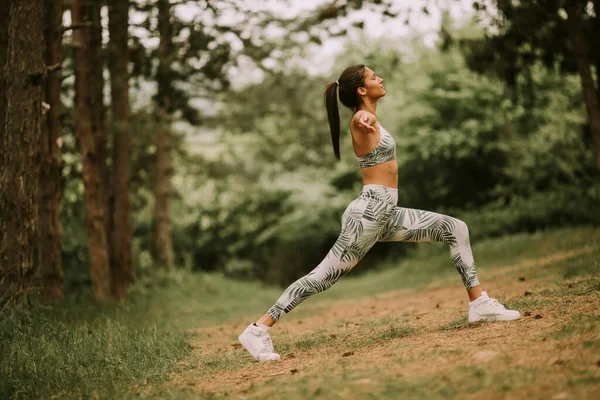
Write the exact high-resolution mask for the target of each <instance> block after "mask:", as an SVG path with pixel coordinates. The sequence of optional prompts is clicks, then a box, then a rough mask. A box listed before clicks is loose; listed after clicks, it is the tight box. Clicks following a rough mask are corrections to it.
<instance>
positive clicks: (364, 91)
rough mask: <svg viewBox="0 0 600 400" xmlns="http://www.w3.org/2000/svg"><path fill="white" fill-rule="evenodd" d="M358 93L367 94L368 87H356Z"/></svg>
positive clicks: (360, 94)
mask: <svg viewBox="0 0 600 400" xmlns="http://www.w3.org/2000/svg"><path fill="white" fill-rule="evenodd" d="M356 93H358V95H359V96H364V95H365V94H367V88H364V87H359V88H358V89H356Z"/></svg>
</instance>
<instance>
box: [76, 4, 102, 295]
mask: <svg viewBox="0 0 600 400" xmlns="http://www.w3.org/2000/svg"><path fill="white" fill-rule="evenodd" d="M85 1H86V0H73V2H72V6H71V15H72V19H73V23H74V24H82V23H83V22H84V16H86V10H85V7H84V6H83V4H82V3H84V2H85ZM90 43H93V40H92V32H91V30H90V27H88V26H86V27H82V29H76V30H74V31H73V51H74V53H75V54H74V55H75V107H76V112H75V115H76V120H75V127H76V131H77V135H78V136H79V143H80V146H81V155H82V164H83V182H84V185H85V226H86V236H87V246H88V252H89V256H90V270H91V276H92V291H93V294H94V299H95V300H96V301H97V302H98V303H104V302H107V301H108V300H110V298H111V285H110V284H111V278H110V267H109V254H108V243H107V237H106V217H107V210H106V207H107V204H106V193H105V191H104V185H103V183H104V182H103V179H104V177H103V165H104V163H105V160H104V158H102V154H103V152H102V151H101V150H100V149H98V147H97V146H98V141H97V140H96V136H97V134H98V132H97V129H98V126H97V125H96V124H95V123H94V121H95V120H94V110H93V107H94V104H97V102H98V101H99V100H98V99H95V98H93V96H94V95H95V94H96V93H94V92H93V90H91V88H92V87H93V83H92V82H91V81H92V80H93V79H95V78H96V76H95V75H94V68H93V66H92V65H91V63H92V60H93V57H94V56H93V54H91V53H92V49H91V48H90ZM96 95H97V94H96Z"/></svg>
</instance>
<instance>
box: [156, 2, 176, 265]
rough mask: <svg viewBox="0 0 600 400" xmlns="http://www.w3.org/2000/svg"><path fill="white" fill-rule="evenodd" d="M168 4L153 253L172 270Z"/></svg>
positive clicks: (162, 30)
mask: <svg viewBox="0 0 600 400" xmlns="http://www.w3.org/2000/svg"><path fill="white" fill-rule="evenodd" d="M170 19H171V5H170V4H169V0H158V32H159V34H160V44H159V46H158V60H159V62H158V71H157V74H156V81H157V84H158V93H157V100H156V101H157V110H156V116H157V119H158V121H157V122H158V123H157V127H158V130H159V132H158V134H157V136H156V183H155V188H154V199H155V204H154V214H153V232H152V233H153V237H152V253H153V257H154V260H155V261H156V263H157V264H158V265H161V266H163V267H165V268H166V269H168V270H171V269H172V268H173V243H172V238H171V231H172V225H171V203H172V197H173V187H172V183H171V177H172V171H173V166H172V159H171V129H170V119H171V115H170V112H171V102H172V93H173V91H172V87H171V75H172V74H171V63H172V61H173V57H174V46H173V30H172V25H171V23H170Z"/></svg>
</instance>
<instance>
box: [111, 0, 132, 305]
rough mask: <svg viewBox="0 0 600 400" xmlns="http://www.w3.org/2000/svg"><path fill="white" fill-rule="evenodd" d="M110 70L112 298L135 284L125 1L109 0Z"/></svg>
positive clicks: (121, 299) (127, 6)
mask: <svg viewBox="0 0 600 400" xmlns="http://www.w3.org/2000/svg"><path fill="white" fill-rule="evenodd" d="M108 5H109V20H110V22H109V30H110V55H109V61H108V68H109V70H110V82H111V87H110V90H111V99H112V133H113V177H114V178H113V185H114V186H113V199H114V203H113V204H114V209H113V210H112V231H111V232H110V234H111V246H110V247H111V253H112V256H111V272H112V284H113V295H114V296H115V298H116V299H117V300H119V301H123V300H125V298H126V290H127V287H128V286H129V285H130V284H132V283H133V282H134V281H135V270H134V267H133V262H132V259H131V219H130V215H129V214H130V208H131V207H130V202H129V180H130V175H131V171H130V170H131V132H130V130H131V127H130V125H129V114H130V109H129V71H128V70H127V67H128V63H129V47H128V39H129V35H128V33H127V28H128V17H129V0H109V2H108Z"/></svg>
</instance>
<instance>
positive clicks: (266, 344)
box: [260, 335, 274, 353]
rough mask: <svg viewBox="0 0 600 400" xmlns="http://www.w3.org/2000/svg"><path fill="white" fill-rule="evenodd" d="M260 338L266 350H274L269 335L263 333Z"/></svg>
mask: <svg viewBox="0 0 600 400" xmlns="http://www.w3.org/2000/svg"><path fill="white" fill-rule="evenodd" d="M260 340H261V342H262V344H263V346H264V347H266V349H267V350H269V351H270V352H271V353H273V352H274V350H273V341H272V340H271V336H269V335H263V336H261V337H260Z"/></svg>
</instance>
